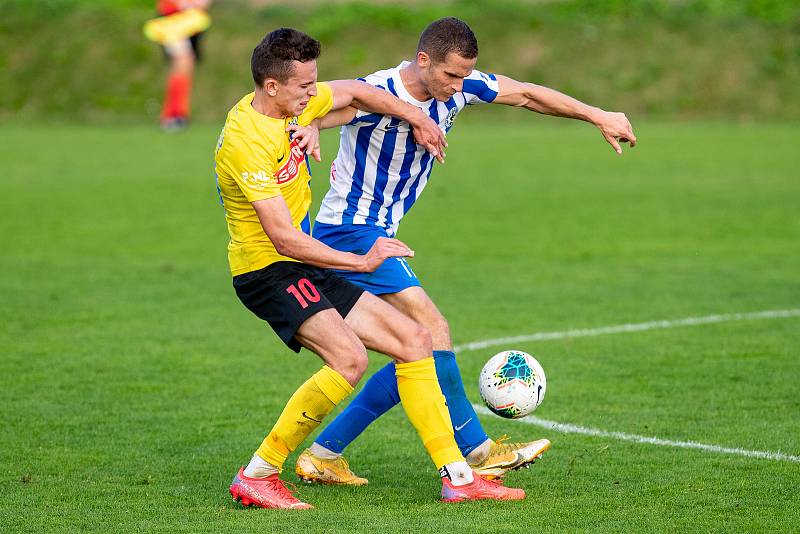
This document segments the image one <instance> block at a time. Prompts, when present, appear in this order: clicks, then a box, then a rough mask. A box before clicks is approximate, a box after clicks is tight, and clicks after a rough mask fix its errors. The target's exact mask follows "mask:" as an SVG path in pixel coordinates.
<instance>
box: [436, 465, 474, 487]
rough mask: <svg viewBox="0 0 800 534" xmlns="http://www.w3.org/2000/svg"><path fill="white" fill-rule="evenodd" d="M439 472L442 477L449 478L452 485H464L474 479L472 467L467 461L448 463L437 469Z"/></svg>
mask: <svg viewBox="0 0 800 534" xmlns="http://www.w3.org/2000/svg"><path fill="white" fill-rule="evenodd" d="M439 474H440V475H441V477H442V478H447V479H449V480H450V484H452V485H453V486H465V485H467V484H471V483H472V481H473V480H475V478H474V473H473V472H472V468H470V466H469V465H467V462H453V463H449V464H447V465H445V466H444V467H442V468H441V469H440V470H439Z"/></svg>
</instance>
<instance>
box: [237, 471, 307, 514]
mask: <svg viewBox="0 0 800 534" xmlns="http://www.w3.org/2000/svg"><path fill="white" fill-rule="evenodd" d="M285 484H286V483H285V482H284V481H283V480H281V479H280V478H278V474H277V473H276V474H274V475H270V476H268V477H266V478H250V477H248V476H245V474H244V467H242V468H240V469H239V473H238V474H237V475H236V476H235V477H233V482H231V487H230V492H231V496H232V497H233V499H234V500H236V501H241V502H242V504H243V505H244V506H251V505H252V506H258V507H260V508H282V509H285V510H308V509H310V508H314V507H313V506H311V505H310V504H308V503H307V502H303V501H301V500H300V499H298V498H297V497H295V496H294V495H292V492H291V491H290V490H289V488H287V487H286V486H285Z"/></svg>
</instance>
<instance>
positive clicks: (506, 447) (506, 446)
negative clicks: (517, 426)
mask: <svg viewBox="0 0 800 534" xmlns="http://www.w3.org/2000/svg"><path fill="white" fill-rule="evenodd" d="M509 439H510V438H509V437H508V434H503V435H502V436H500V437H499V438H497V439H496V440H495V445H497V450H498V451H499V452H509V451H513V450H514V449H517V448H519V446H520V444H519V443H503V442H504V441H508V440H509Z"/></svg>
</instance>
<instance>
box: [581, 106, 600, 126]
mask: <svg viewBox="0 0 800 534" xmlns="http://www.w3.org/2000/svg"><path fill="white" fill-rule="evenodd" d="M603 115H605V111H603V110H602V109H600V108H596V107H594V106H586V109H585V110H584V111H583V113H581V114H580V115H579V117H580V118H581V119H582V120H584V121H586V122H590V123H592V124H594V125H595V126H599V125H600V122H602V117H603Z"/></svg>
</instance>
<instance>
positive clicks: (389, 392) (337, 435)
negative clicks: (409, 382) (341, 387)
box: [314, 363, 400, 454]
mask: <svg viewBox="0 0 800 534" xmlns="http://www.w3.org/2000/svg"><path fill="white" fill-rule="evenodd" d="M399 402H400V393H399V392H398V391H397V377H396V376H395V374H394V363H389V364H386V365H384V366H383V367H381V368H380V369H379V370H378V372H376V373H375V374H374V375H372V376H371V377H370V378H369V380H367V382H366V384H364V387H363V388H362V389H361V391H359V392H358V395H356V398H354V399H353V401H352V402H351V403H350V404H348V405H347V408H345V409H344V410H343V411H342V413H340V414H339V415H338V416H336V419H334V420H333V421H331V423H330V424H329V425H328V426H326V427H325V429H324V430H323V431H322V433H321V434H320V435H319V436H317V439H316V440H314V442H315V443H316V444H317V445H322V446H323V447H325V448H326V449H328V450H331V451H333V452H335V453H338V454H341V453H342V451H343V450H344V448H345V447H347V446H348V445H350V443H351V442H352V441H353V440H354V439H356V438H357V437H358V436H359V434H361V433H362V432H363V431H364V430H365V429H366V428H367V427H368V426H369V425H370V424H371V423H372V422H373V421H374V420H375V419H377V418H378V417H380V416H382V415H383V414H385V413H386V412H387V411H389V409H390V408H391V407H392V406H394V405H395V404H397V403H399Z"/></svg>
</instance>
